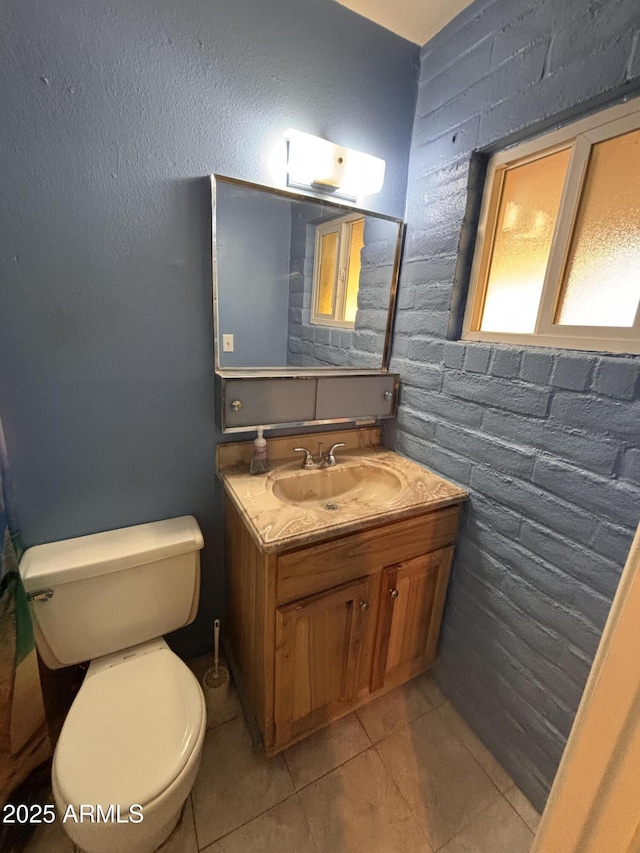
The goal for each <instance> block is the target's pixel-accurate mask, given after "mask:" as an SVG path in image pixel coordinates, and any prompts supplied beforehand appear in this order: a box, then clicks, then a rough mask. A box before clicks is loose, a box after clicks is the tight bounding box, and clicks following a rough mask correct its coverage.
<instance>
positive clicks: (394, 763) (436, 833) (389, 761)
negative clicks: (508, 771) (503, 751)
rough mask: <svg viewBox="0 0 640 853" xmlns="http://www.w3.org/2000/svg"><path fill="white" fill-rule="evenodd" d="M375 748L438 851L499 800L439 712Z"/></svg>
mask: <svg viewBox="0 0 640 853" xmlns="http://www.w3.org/2000/svg"><path fill="white" fill-rule="evenodd" d="M376 749H377V750H378V752H379V754H380V757H381V758H382V760H383V762H384V764H385V766H386V767H387V769H388V770H389V772H390V773H391V775H392V777H393V779H394V780H395V782H396V784H397V785H398V788H399V789H400V792H401V794H402V795H403V796H404V798H405V799H406V801H407V802H408V803H409V805H410V806H411V808H412V810H413V812H414V814H415V815H416V817H417V819H418V822H419V824H420V825H421V826H422V827H423V829H424V831H425V832H426V834H427V836H428V838H429V841H430V842H431V845H432V846H433V847H434V848H435V849H436V850H437V849H438V848H439V847H441V846H442V845H443V844H445V843H446V842H447V841H449V840H450V839H451V838H453V836H454V835H456V834H457V833H458V832H460V830H461V829H463V828H464V827H465V826H466V825H467V824H468V823H469V822H470V821H471V820H472V819H473V818H474V817H476V815H478V814H479V813H480V812H481V811H483V810H484V809H485V808H486V807H487V806H488V805H490V804H491V802H492V801H495V800H497V799H498V798H499V797H500V796H501V795H500V793H499V791H498V790H497V788H496V787H495V785H494V784H493V782H492V781H491V780H490V779H489V777H488V776H487V774H486V773H485V772H484V771H483V770H482V769H481V768H480V767H479V766H478V764H477V763H476V761H475V760H474V759H473V758H472V757H471V754H470V753H469V751H468V750H467V749H466V747H464V746H463V745H462V743H461V742H460V741H459V740H458V738H456V737H455V736H454V735H453V733H452V732H451V731H450V730H449V729H448V728H447V726H446V725H445V723H444V721H443V719H442V717H441V716H440V715H439V714H438V712H437V710H434V711H431V712H430V713H428V714H426V715H425V716H423V717H420V719H419V720H416V721H415V722H413V723H411V724H410V725H409V726H406V727H405V728H404V729H401V730H400V731H398V732H395V733H394V734H392V735H389V737H387V738H385V739H384V740H383V741H381V742H380V743H379V744H377V746H376Z"/></svg>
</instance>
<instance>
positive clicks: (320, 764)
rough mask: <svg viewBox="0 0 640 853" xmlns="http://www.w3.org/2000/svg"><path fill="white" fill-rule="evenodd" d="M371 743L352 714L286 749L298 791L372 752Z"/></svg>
mask: <svg viewBox="0 0 640 853" xmlns="http://www.w3.org/2000/svg"><path fill="white" fill-rule="evenodd" d="M370 746H371V741H370V740H369V736H368V735H367V733H366V732H365V730H364V729H363V728H362V724H361V723H360V720H359V719H358V718H357V717H356V715H355V714H349V715H348V716H346V717H343V718H342V719H341V720H337V721H336V722H335V723H332V724H331V725H330V726H327V727H326V728H324V729H321V731H319V732H316V733H315V734H314V735H311V736H310V737H308V738H305V740H303V741H300V743H297V744H295V745H294V746H291V747H289V749H287V750H285V752H284V757H285V759H286V762H287V766H288V767H289V772H290V773H291V778H292V779H293V784H294V785H295V787H296V790H300V788H304V787H305V785H309V784H310V783H311V782H315V780H316V779H319V778H320V777H321V776H324V775H325V773H329V772H330V771H331V770H335V768H336V767H339V766H340V765H341V764H344V763H345V762H346V761H349V760H350V759H351V758H354V757H355V756H356V755H359V754H360V753H361V752H364V750H365V749H369V747H370Z"/></svg>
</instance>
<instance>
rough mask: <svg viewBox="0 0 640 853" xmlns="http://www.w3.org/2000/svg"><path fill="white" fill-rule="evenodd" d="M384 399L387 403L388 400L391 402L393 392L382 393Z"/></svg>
mask: <svg viewBox="0 0 640 853" xmlns="http://www.w3.org/2000/svg"><path fill="white" fill-rule="evenodd" d="M384 399H385V400H386V401H387V403H388V402H389V401H390V400H393V392H392V391H385V392H384Z"/></svg>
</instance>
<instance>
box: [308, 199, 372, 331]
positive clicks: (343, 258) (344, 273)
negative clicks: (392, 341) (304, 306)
mask: <svg viewBox="0 0 640 853" xmlns="http://www.w3.org/2000/svg"><path fill="white" fill-rule="evenodd" d="M363 245H364V217H363V216H362V215H361V214H358V213H354V214H348V215H347V216H341V217H339V218H338V219H332V220H331V221H330V222H325V223H323V224H322V225H318V226H317V227H316V240H315V253H314V266H313V294H312V303H311V304H312V312H311V322H312V323H313V324H314V325H317V326H339V327H341V328H345V329H353V327H354V323H355V319H356V312H357V310H358V290H359V287H360V266H361V263H360V251H361V249H362V247H363Z"/></svg>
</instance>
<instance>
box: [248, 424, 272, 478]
mask: <svg viewBox="0 0 640 853" xmlns="http://www.w3.org/2000/svg"><path fill="white" fill-rule="evenodd" d="M263 432H264V427H261V426H259V427H258V437H257V438H256V440H255V441H254V442H253V456H252V457H251V464H250V465H249V473H250V474H266V473H267V471H270V470H271V465H269V460H268V459H267V441H266V439H265V437H264V436H263Z"/></svg>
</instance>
